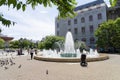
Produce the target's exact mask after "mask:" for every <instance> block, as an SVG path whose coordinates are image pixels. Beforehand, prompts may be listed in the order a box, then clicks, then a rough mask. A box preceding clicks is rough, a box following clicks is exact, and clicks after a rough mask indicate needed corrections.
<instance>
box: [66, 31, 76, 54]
mask: <svg viewBox="0 0 120 80" xmlns="http://www.w3.org/2000/svg"><path fill="white" fill-rule="evenodd" d="M64 53H67V54H71V53H75V48H74V41H73V37H72V33H71V32H67V34H66V39H65V47H64Z"/></svg>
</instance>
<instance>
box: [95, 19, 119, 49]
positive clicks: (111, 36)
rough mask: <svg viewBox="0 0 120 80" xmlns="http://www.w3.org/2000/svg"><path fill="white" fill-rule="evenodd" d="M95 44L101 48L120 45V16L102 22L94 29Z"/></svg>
mask: <svg viewBox="0 0 120 80" xmlns="http://www.w3.org/2000/svg"><path fill="white" fill-rule="evenodd" d="M95 36H96V37H97V41H96V43H97V46H98V47H101V48H107V49H108V48H119V47H120V18H117V19H116V20H115V21H113V20H108V21H106V22H104V23H102V24H101V25H100V26H99V28H98V29H97V30H96V31H95Z"/></svg>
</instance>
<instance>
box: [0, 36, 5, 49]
mask: <svg viewBox="0 0 120 80" xmlns="http://www.w3.org/2000/svg"><path fill="white" fill-rule="evenodd" d="M4 43H5V41H4V40H3V39H1V38H0V48H3V47H4Z"/></svg>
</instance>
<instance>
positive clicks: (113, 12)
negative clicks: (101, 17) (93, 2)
mask: <svg viewBox="0 0 120 80" xmlns="http://www.w3.org/2000/svg"><path fill="white" fill-rule="evenodd" d="M107 17H108V19H113V20H115V19H116V18H118V17H120V0H117V4H116V6H115V7H110V8H108V10H107Z"/></svg>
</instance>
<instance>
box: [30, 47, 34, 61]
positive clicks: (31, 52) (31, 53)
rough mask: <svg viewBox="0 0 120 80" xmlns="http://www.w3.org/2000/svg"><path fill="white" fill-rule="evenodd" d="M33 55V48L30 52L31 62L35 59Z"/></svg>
mask: <svg viewBox="0 0 120 80" xmlns="http://www.w3.org/2000/svg"><path fill="white" fill-rule="evenodd" d="M33 53H34V50H33V48H31V50H30V55H31V60H32V59H33Z"/></svg>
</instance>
